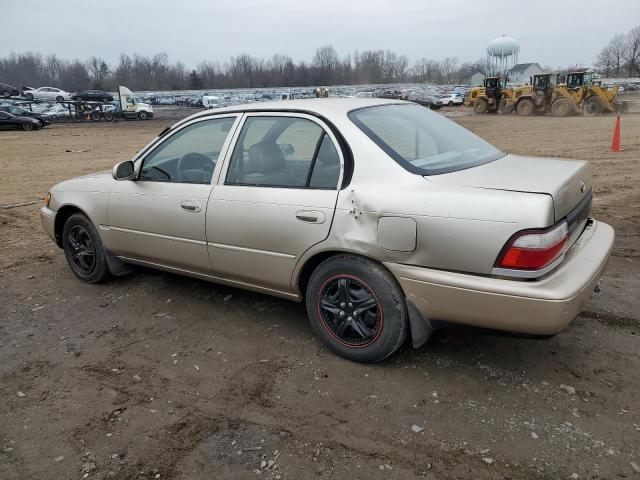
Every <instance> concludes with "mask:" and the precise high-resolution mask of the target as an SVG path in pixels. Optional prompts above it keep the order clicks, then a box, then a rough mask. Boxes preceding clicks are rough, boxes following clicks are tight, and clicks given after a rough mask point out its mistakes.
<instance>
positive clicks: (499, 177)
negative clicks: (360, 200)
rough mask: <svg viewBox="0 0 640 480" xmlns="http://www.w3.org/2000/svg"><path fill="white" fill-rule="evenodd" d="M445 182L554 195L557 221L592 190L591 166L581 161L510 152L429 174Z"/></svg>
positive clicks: (440, 182)
mask: <svg viewBox="0 0 640 480" xmlns="http://www.w3.org/2000/svg"><path fill="white" fill-rule="evenodd" d="M427 179H428V180H429V181H432V182H434V183H439V184H444V185H456V186H463V187H474V188H487V189H491V190H507V191H514V192H527V193H540V194H546V195H550V196H551V197H552V198H553V205H554V212H555V219H556V221H557V220H559V219H561V218H563V217H564V216H566V215H567V214H568V213H569V212H570V211H571V210H573V208H575V207H576V206H577V205H578V204H579V203H580V201H581V200H582V199H583V198H584V197H585V196H586V195H588V193H589V191H590V190H591V167H590V165H589V163H588V162H585V161H581V160H562V159H555V158H538V157H525V156H521V155H513V154H508V155H505V156H504V157H502V158H500V159H498V160H496V161H494V162H489V163H485V164H484V165H480V166H477V167H473V168H468V169H466V170H460V171H458V172H451V173H446V174H442V175H432V176H429V177H427Z"/></svg>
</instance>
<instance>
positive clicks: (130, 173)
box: [111, 160, 136, 180]
mask: <svg viewBox="0 0 640 480" xmlns="http://www.w3.org/2000/svg"><path fill="white" fill-rule="evenodd" d="M111 174H112V175H113V178H114V179H115V180H133V179H134V178H135V177H136V169H135V165H134V164H133V162H132V161H131V160H125V161H124V162H120V163H118V164H116V166H115V167H113V171H112V172H111Z"/></svg>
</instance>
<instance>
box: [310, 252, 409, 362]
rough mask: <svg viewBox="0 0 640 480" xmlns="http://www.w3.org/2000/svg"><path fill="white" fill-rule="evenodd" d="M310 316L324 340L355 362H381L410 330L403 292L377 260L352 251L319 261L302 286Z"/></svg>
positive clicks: (402, 341) (328, 345) (338, 352)
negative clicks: (303, 286)
mask: <svg viewBox="0 0 640 480" xmlns="http://www.w3.org/2000/svg"><path fill="white" fill-rule="evenodd" d="M306 306H307V313H308V315H309V321H310V322H311V325H312V326H313V329H314V330H315V331H316V333H317V335H318V337H319V338H320V340H322V342H323V343H324V344H325V345H326V346H327V347H329V348H330V349H331V350H333V351H334V352H335V353H337V354H338V355H341V356H343V357H345V358H347V359H349V360H353V361H357V362H380V361H382V360H384V359H385V358H387V357H388V356H390V355H391V354H393V353H394V352H395V351H396V350H397V349H398V348H400V346H401V345H402V344H403V343H404V341H405V340H406V338H407V334H408V313H407V305H406V302H405V296H404V293H403V291H402V289H401V288H400V285H398V282H397V281H396V279H395V278H394V277H393V275H392V274H391V273H390V272H389V271H388V270H387V269H386V268H384V267H383V266H382V265H380V264H379V263H376V262H373V261H371V260H368V259H366V258H363V257H359V256H355V255H339V256H335V257H331V258H329V259H328V260H325V261H324V262H322V263H321V264H320V265H319V266H318V267H317V268H316V269H315V270H314V272H313V274H312V275H311V278H310V280H309V284H308V286H307V290H306Z"/></svg>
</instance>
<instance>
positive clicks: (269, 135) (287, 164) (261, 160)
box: [225, 116, 340, 189]
mask: <svg viewBox="0 0 640 480" xmlns="http://www.w3.org/2000/svg"><path fill="white" fill-rule="evenodd" d="M339 175H340V157H339V156H338V152H337V150H336V148H335V146H334V145H333V142H332V141H331V138H329V136H328V135H327V134H326V132H325V131H324V130H323V129H322V128H321V127H320V126H319V125H318V124H317V123H315V122H312V121H311V120H307V119H305V118H294V117H266V116H265V117H249V118H248V119H247V120H246V121H245V123H244V126H243V127H242V131H241V132H240V136H239V137H238V141H237V142H236V147H235V149H234V151H233V155H232V158H231V163H230V165H229V170H228V172H227V178H226V180H225V184H226V185H251V186H264V187H289V188H291V187H297V188H323V189H336V188H337V185H338V177H339Z"/></svg>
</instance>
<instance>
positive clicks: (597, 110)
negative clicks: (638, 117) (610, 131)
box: [565, 70, 627, 115]
mask: <svg viewBox="0 0 640 480" xmlns="http://www.w3.org/2000/svg"><path fill="white" fill-rule="evenodd" d="M565 85H566V89H567V90H568V91H569V92H573V93H574V97H577V96H581V99H580V101H579V102H578V108H579V109H580V110H581V111H582V112H583V113H584V114H585V115H600V114H602V113H614V112H623V111H626V110H627V104H626V102H616V97H617V95H618V85H615V86H613V87H612V88H605V87H603V86H602V84H601V83H600V82H596V81H594V78H593V74H591V73H589V72H585V71H582V70H579V71H573V72H569V73H567V78H566V83H565Z"/></svg>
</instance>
